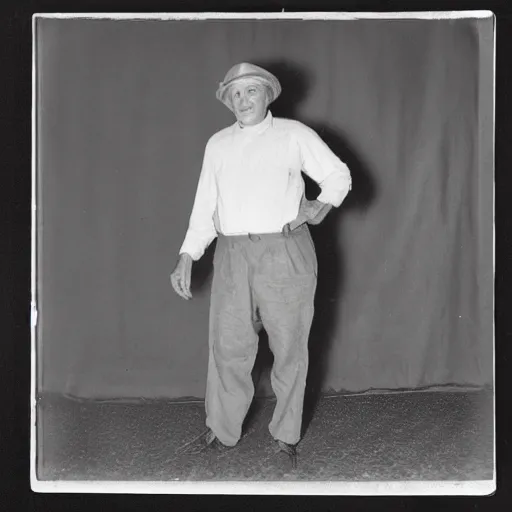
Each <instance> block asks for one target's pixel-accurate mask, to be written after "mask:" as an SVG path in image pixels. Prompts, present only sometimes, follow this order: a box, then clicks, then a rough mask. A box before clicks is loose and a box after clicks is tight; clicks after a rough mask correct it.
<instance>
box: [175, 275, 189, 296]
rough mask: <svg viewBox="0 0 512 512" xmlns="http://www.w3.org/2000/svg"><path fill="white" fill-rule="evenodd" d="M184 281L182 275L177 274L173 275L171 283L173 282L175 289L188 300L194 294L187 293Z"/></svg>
mask: <svg viewBox="0 0 512 512" xmlns="http://www.w3.org/2000/svg"><path fill="white" fill-rule="evenodd" d="M182 281H183V280H182V279H181V278H180V277H178V276H177V275H176V274H172V275H171V284H172V287H173V288H174V291H175V292H176V293H177V294H178V295H179V296H180V297H181V298H183V299H185V300H188V299H189V298H192V296H191V295H190V292H189V294H188V295H187V293H186V292H185V290H184V283H183V282H182Z"/></svg>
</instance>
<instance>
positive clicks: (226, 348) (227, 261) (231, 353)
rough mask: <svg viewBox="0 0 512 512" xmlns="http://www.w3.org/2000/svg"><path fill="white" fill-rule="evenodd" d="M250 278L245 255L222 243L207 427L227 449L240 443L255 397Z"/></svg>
mask: <svg viewBox="0 0 512 512" xmlns="http://www.w3.org/2000/svg"><path fill="white" fill-rule="evenodd" d="M249 278H250V273H249V267H248V264H247V261H246V259H245V258H244V255H243V251H242V250H241V248H240V247H238V248H237V246H236V245H235V246H233V244H230V243H229V242H226V241H225V240H219V241H218V243H217V249H216V253H215V259H214V277H213V282H212V294H211V302H210V321H209V361H208V376H207V386H206V400H205V407H206V424H207V426H208V427H209V428H210V429H211V430H212V431H213V432H214V434H215V435H216V436H217V438H218V439H219V440H220V441H221V442H222V443H223V444H225V445H227V446H234V445H235V444H236V443H237V442H238V440H239V439H240V436H241V432H242V423H243V421H244V418H245V416H246V414H247V411H248V409H249V406H250V404H251V402H252V399H253V396H254V384H253V380H252V376H251V372H252V368H253V366H254V361H255V358H256V354H257V350H258V334H257V332H256V328H255V307H254V301H253V298H252V293H251V287H250V282H249Z"/></svg>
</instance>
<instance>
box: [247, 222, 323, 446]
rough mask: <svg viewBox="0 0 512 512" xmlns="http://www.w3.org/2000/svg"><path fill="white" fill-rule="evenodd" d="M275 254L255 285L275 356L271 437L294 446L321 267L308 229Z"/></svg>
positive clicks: (271, 253) (281, 243)
mask: <svg viewBox="0 0 512 512" xmlns="http://www.w3.org/2000/svg"><path fill="white" fill-rule="evenodd" d="M271 249H272V250H271V251H269V254H268V257H267V261H265V262H264V264H263V265H262V266H261V267H260V272H258V275H257V277H255V280H254V286H255V296H256V298H257V303H258V306H259V308H260V314H261V318H262V320H263V325H264V327H265V329H266V331H267V333H268V337H269V345H270V349H271V350H272V352H273V354H274V365H273V368H272V372H271V384H272V388H273V390H274V393H275V395H276V398H277V402H276V407H275V410H274V414H273V417H272V421H271V423H270V425H269V431H270V433H271V435H272V436H273V437H274V438H275V439H278V440H280V441H284V442H285V443H289V444H296V443H297V442H298V441H299V440H300V432H301V426H302V412H303V403H304V391H305V386H306V377H307V370H308V339H309V332H310V329H311V323H312V320H313V314H314V295H315V290H316V282H317V278H316V273H317V272H316V271H317V262H316V255H315V250H314V246H313V242H312V240H311V237H310V235H309V232H308V231H307V228H305V229H303V230H302V231H301V233H300V234H298V235H295V236H291V237H289V238H286V239H283V240H279V241H278V242H276V243H274V244H273V246H272V248H271Z"/></svg>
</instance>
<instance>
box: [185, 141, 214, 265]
mask: <svg viewBox="0 0 512 512" xmlns="http://www.w3.org/2000/svg"><path fill="white" fill-rule="evenodd" d="M216 207H217V184H216V181H215V161H214V156H213V151H212V147H211V143H210V142H208V144H207V145H206V149H205V153H204V158H203V165H202V168H201V174H200V176H199V183H198V185H197V190H196V195H195V199H194V205H193V207H192V213H191V215H190V220H189V225H188V229H187V233H186V235H185V240H184V242H183V244H182V246H181V249H180V254H183V253H188V254H190V256H192V259H193V260H198V259H199V258H201V256H202V255H203V254H204V252H205V250H206V248H207V247H208V246H209V245H210V244H211V243H212V241H213V240H214V239H215V238H216V236H217V230H216V229H215V223H214V219H213V216H214V213H215V209H216Z"/></svg>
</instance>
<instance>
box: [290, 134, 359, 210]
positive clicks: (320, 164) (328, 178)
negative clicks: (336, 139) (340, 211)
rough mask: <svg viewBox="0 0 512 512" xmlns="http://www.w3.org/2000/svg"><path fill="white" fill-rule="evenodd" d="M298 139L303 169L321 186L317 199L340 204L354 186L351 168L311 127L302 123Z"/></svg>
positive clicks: (335, 204) (334, 204) (336, 205)
mask: <svg viewBox="0 0 512 512" xmlns="http://www.w3.org/2000/svg"><path fill="white" fill-rule="evenodd" d="M297 140H298V144H299V149H300V154H301V160H302V169H303V171H304V172H305V173H306V174H307V175H308V176H309V177H310V178H311V179H313V180H314V181H316V183H318V185H319V186H320V189H321V192H320V194H319V196H318V197H317V200H318V201H321V202H322V203H328V204H332V205H333V206H335V207H338V206H340V205H341V203H342V202H343V200H344V199H345V197H346V196H347V194H348V192H349V190H350V189H351V188H352V177H351V175H350V170H349V168H348V167H347V165H346V164H345V163H344V162H342V161H341V160H340V159H339V158H338V157H337V156H336V155H335V154H334V153H333V152H332V151H331V149H330V148H329V146H328V145H327V144H326V143H325V142H324V141H323V140H322V139H321V138H320V136H319V135H318V134H317V133H316V132H315V131H314V130H312V129H311V128H309V127H307V126H305V125H302V126H301V127H300V129H299V130H298V131H297Z"/></svg>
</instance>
